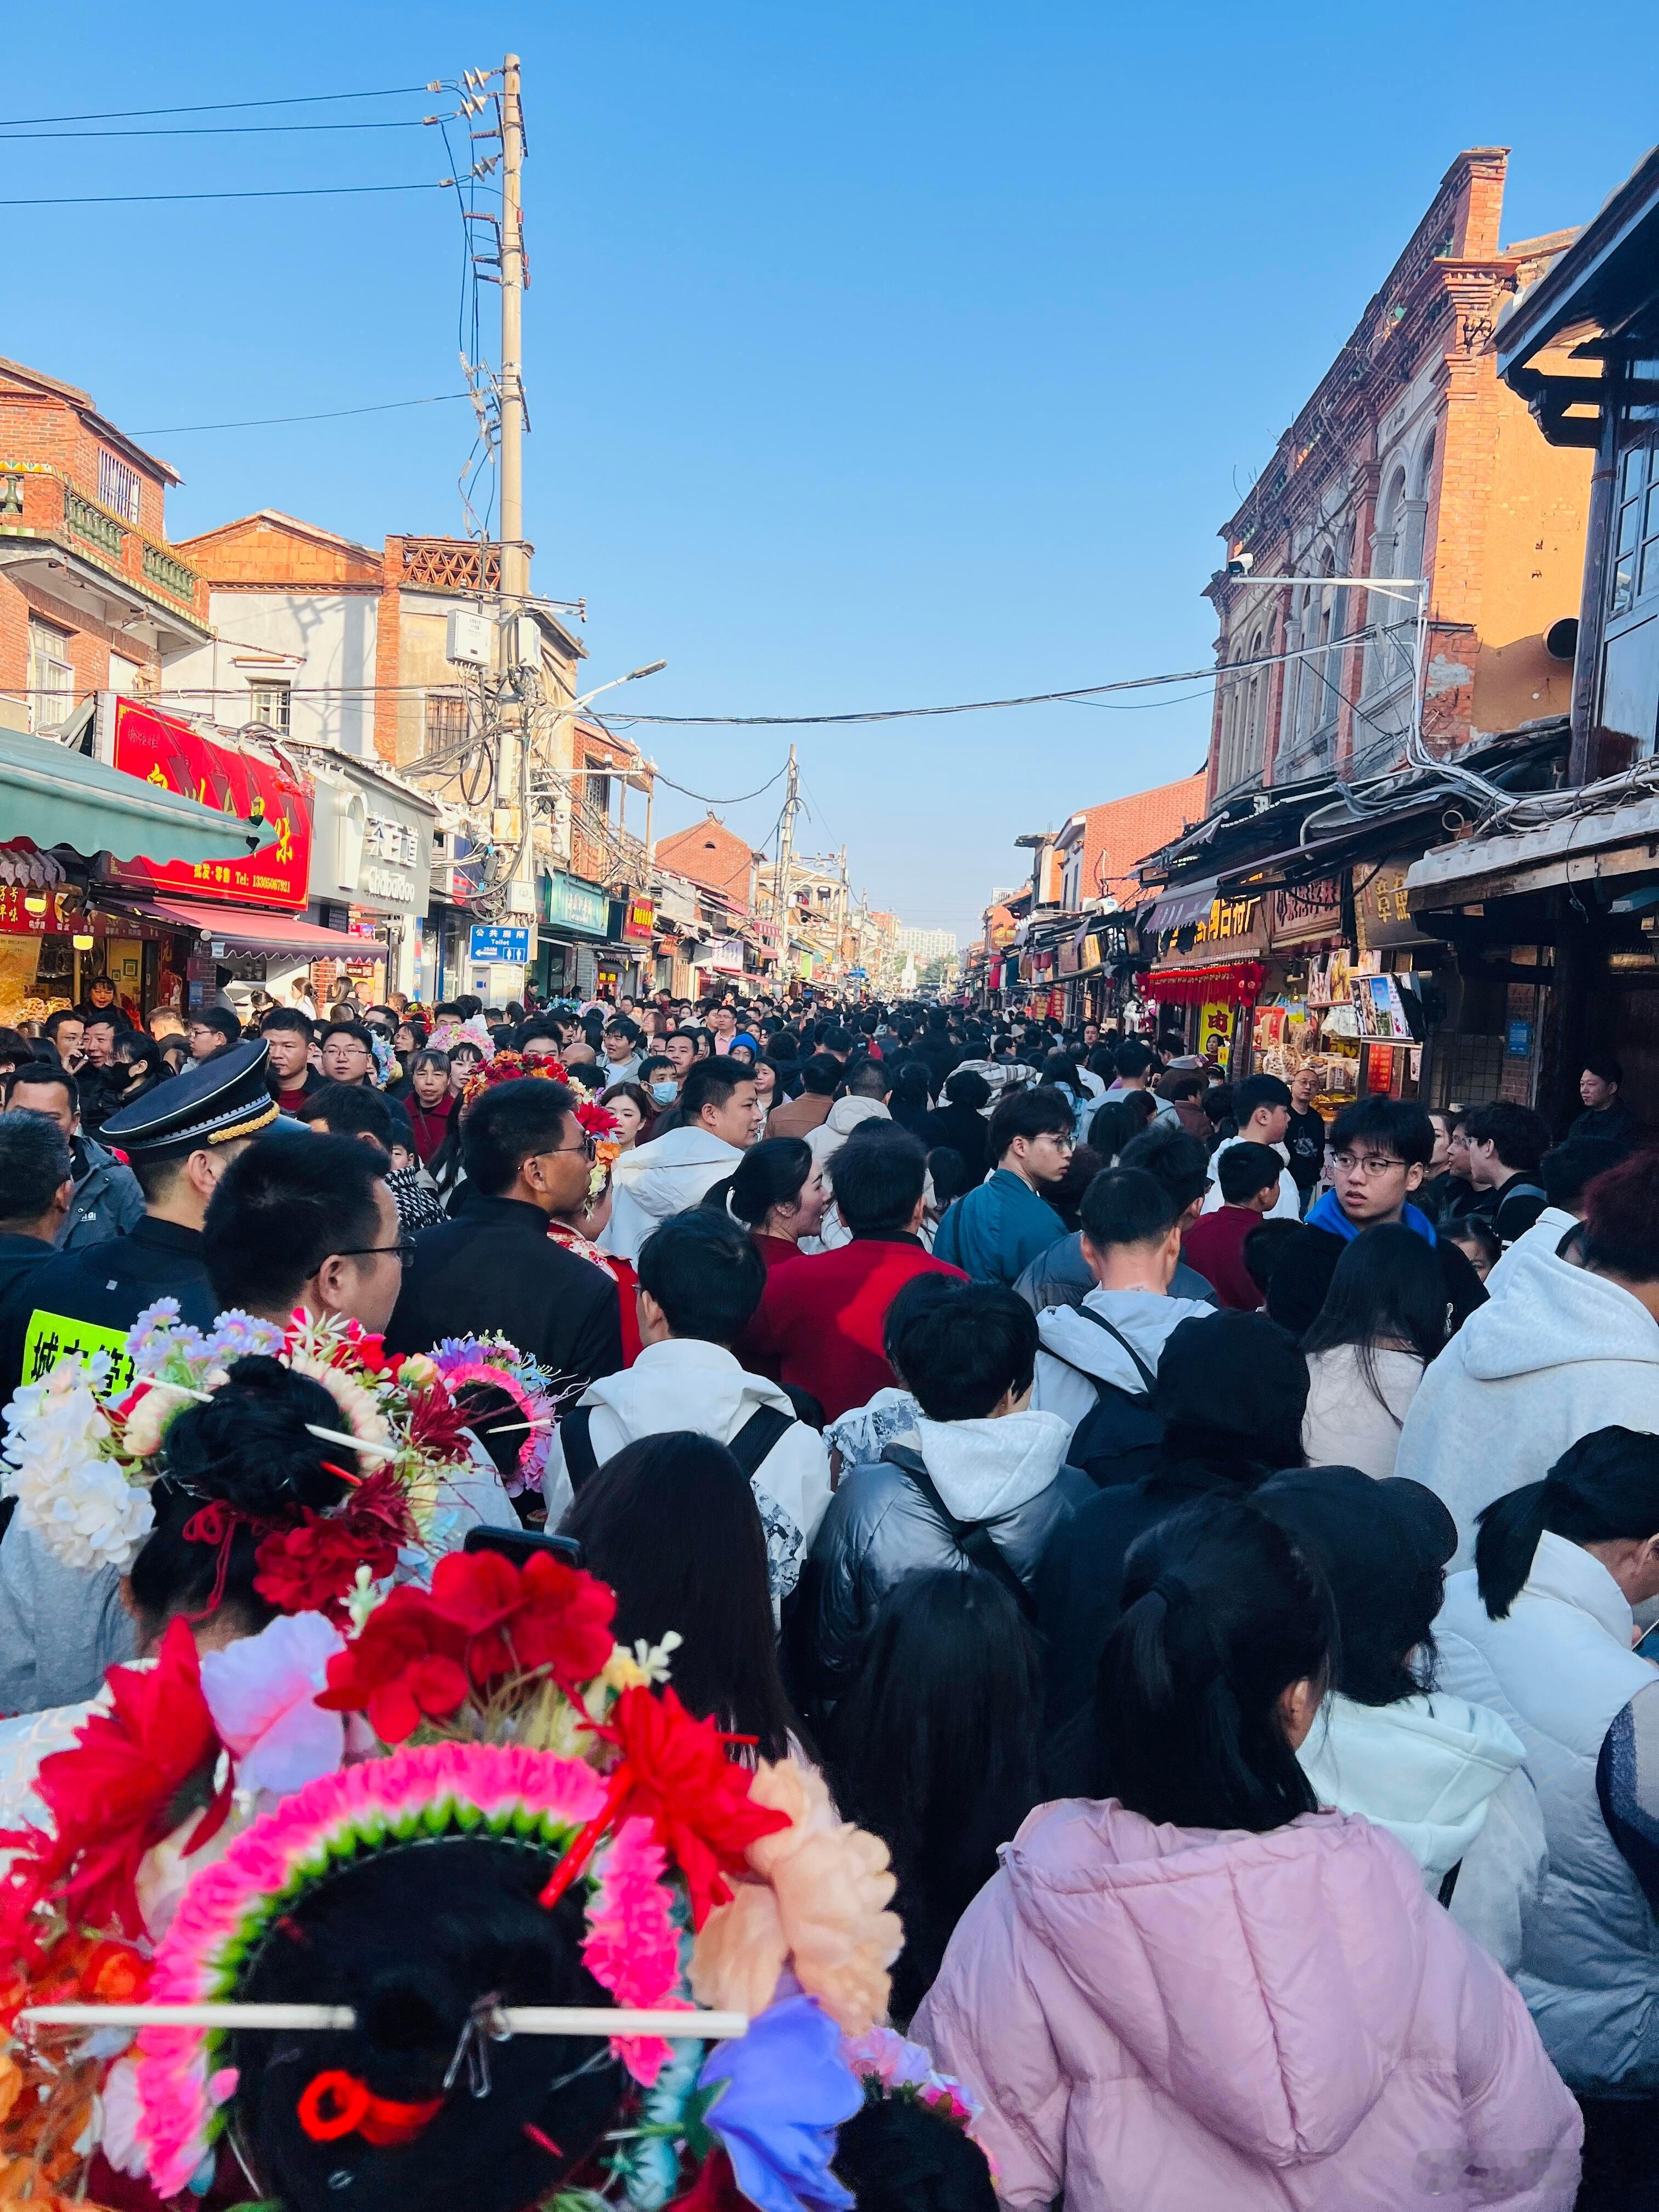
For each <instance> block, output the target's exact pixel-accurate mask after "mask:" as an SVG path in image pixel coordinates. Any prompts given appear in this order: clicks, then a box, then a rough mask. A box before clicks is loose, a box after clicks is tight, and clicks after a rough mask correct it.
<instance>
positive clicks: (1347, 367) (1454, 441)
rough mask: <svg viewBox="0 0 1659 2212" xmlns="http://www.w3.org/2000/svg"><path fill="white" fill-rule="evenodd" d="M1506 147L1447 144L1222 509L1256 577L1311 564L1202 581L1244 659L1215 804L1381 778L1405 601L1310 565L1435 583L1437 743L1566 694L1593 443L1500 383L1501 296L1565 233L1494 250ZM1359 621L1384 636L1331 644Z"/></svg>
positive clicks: (1398, 675)
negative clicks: (1309, 382) (1263, 461)
mask: <svg viewBox="0 0 1659 2212" xmlns="http://www.w3.org/2000/svg"><path fill="white" fill-rule="evenodd" d="M1507 158H1508V157H1507V153H1506V151H1505V149H1503V148H1501V147H1479V148H1476V149H1473V150H1472V151H1470V152H1468V153H1464V154H1461V155H1459V156H1458V157H1457V159H1456V161H1454V162H1453V164H1452V166H1451V167H1450V168H1449V170H1448V171H1447V173H1446V175H1445V177H1444V178H1443V179H1442V181H1441V184H1440V186H1439V189H1438V191H1437V192H1436V194H1435V197H1434V199H1433V200H1432V202H1431V204H1430V207H1429V209H1428V211H1427V213H1426V214H1425V216H1424V217H1423V219H1422V221H1421V222H1419V225H1418V227H1417V229H1416V231H1415V232H1414V233H1413V236H1412V239H1411V240H1410V242H1409V244H1408V245H1407V247H1406V250H1405V252H1403V253H1402V254H1401V257H1400V258H1399V260H1398V261H1397V262H1396V263H1395V266H1394V268H1393V269H1392V270H1390V271H1389V276H1388V277H1387V279H1386V280H1385V282H1384V283H1383V287H1382V289H1380V290H1379V291H1378V292H1377V293H1376V295H1375V297H1374V298H1373V299H1372V300H1371V301H1370V303H1369V305H1368V306H1367V307H1366V309H1365V312H1364V315H1363V316H1362V317H1361V319H1360V320H1359V322H1358V325H1357V326H1356V328H1355V330H1354V331H1353V334H1352V337H1350V338H1349V340H1348V342H1347V343H1346V345H1345V346H1344V348H1343V349H1342V351H1341V353H1340V355H1339V356H1338V357H1337V359H1336V361H1335V362H1334V363H1333V365H1332V367H1331V368H1330V369H1329V370H1328V372H1327V374H1326V375H1325V377H1324V379H1323V380H1322V382H1321V384H1320V385H1319V386H1318V388H1317V390H1316V392H1314V394H1313V396H1312V398H1310V400H1309V401H1308V402H1307V404H1306V405H1305V406H1304V408H1303V409H1302V410H1301V412H1300V413H1299V414H1298V415H1297V418H1296V420H1295V421H1294V422H1293V423H1292V424H1291V428H1289V429H1288V430H1286V431H1285V434H1284V435H1283V437H1281V439H1280V440H1279V444H1278V447H1277V449H1276V450H1275V452H1274V453H1273V456H1272V458H1271V459H1269V461H1268V463H1267V466H1266V467H1265V468H1264V470H1263V471H1262V472H1261V477H1259V478H1258V480H1257V482H1256V483H1255V486H1254V488H1253V489H1252V490H1251V492H1250V495H1249V498H1248V499H1246V500H1245V501H1244V502H1243V506H1242V507H1239V508H1238V510H1237V513H1234V514H1233V515H1232V516H1231V518H1230V519H1229V520H1228V522H1227V523H1226V524H1225V526H1224V529H1223V532H1222V535H1223V537H1224V538H1225V544H1226V548H1227V552H1228V555H1229V556H1234V555H1237V554H1240V553H1242V554H1243V555H1245V556H1248V558H1249V561H1250V562H1251V563H1252V564H1253V569H1254V573H1255V574H1256V575H1257V576H1262V577H1267V576H1285V575H1288V576H1295V577H1297V578H1301V577H1307V578H1310V579H1311V580H1312V581H1311V582H1310V584H1309V585H1308V586H1297V585H1291V586H1267V585H1258V584H1255V583H1252V582H1251V581H1250V580H1249V576H1248V575H1247V576H1245V577H1243V578H1242V579H1229V578H1228V577H1227V576H1226V575H1225V574H1218V575H1217V576H1216V577H1215V578H1214V579H1213V580H1212V582H1211V584H1210V585H1209V586H1208V588H1207V592H1206V596H1208V597H1209V598H1210V599H1212V601H1213V603H1214V605H1215V607H1216V611H1217V614H1218V617H1219V622H1220V635H1219V636H1218V641H1217V657H1218V665H1219V666H1220V668H1221V669H1222V670H1224V671H1225V669H1226V667H1227V666H1228V665H1230V664H1232V663H1236V662H1243V663H1246V664H1247V665H1246V666H1245V667H1244V668H1243V670H1241V671H1240V673H1239V674H1238V675H1237V676H1231V677H1229V676H1226V675H1225V674H1223V676H1222V677H1221V680H1219V681H1218V684H1217V687H1216V705H1215V714H1214V723H1213V728H1212V741H1211V750H1210V764H1209V799H1210V802H1211V804H1212V805H1213V804H1214V802H1215V801H1216V800H1217V799H1219V798H1221V797H1223V796H1224V795H1225V793H1228V792H1229V791H1234V790H1238V789H1243V788H1248V787H1250V786H1251V785H1253V784H1261V783H1267V784H1274V783H1292V782H1298V781H1306V780H1309V779H1310V778H1313V777H1316V776H1321V775H1329V774H1330V773H1332V772H1333V771H1335V772H1337V773H1340V774H1351V775H1361V776H1363V775H1367V774H1378V773H1381V772H1383V770H1384V769H1387V768H1388V767H1389V766H1390V765H1392V764H1393V763H1395V762H1396V761H1397V760H1398V759H1399V758H1400V757H1401V749H1402V746H1403V742H1404V733H1405V732H1406V730H1407V726H1408V725H1409V721H1410V715H1411V697H1412V671H1411V657H1412V647H1413V643H1414V640H1413V634H1412V629H1411V627H1410V626H1411V624H1412V623H1413V618H1414V612H1415V609H1414V605H1413V603H1412V602H1410V601H1408V600H1405V599H1387V598H1384V597H1383V595H1382V594H1381V593H1378V592H1366V591H1365V590H1364V588H1363V587H1343V586H1336V585H1329V586H1321V585H1320V584H1319V582H1318V579H1319V578H1320V577H1321V576H1322V575H1328V576H1340V575H1357V576H1365V577H1372V576H1375V577H1379V578H1380V577H1402V578H1403V577H1406V576H1417V575H1421V576H1424V577H1426V578H1427V579H1428V580H1429V585H1430V592H1429V623H1430V627H1429V635H1428V641H1427V651H1426V654H1425V664H1426V665H1425V670H1424V679H1423V686H1422V696H1423V714H1422V720H1423V728H1424V734H1425V742H1426V743H1427V744H1429V745H1430V746H1431V748H1432V749H1433V750H1437V751H1439V752H1447V751H1449V750H1453V749H1455V747H1456V746H1458V745H1461V744H1465V743H1467V742H1468V740H1469V739H1470V738H1473V737H1475V736H1477V735H1480V734H1484V733H1486V732H1492V731H1496V730H1501V729H1511V728H1514V727H1516V726H1517V725H1518V724H1520V723H1522V722H1524V721H1528V720H1541V719H1543V718H1545V717H1547V716H1549V715H1552V714H1558V713H1565V711H1566V708H1567V704H1568V701H1569V698H1570V694H1571V677H1572V671H1571V666H1570V665H1562V664H1560V663H1559V662H1556V661H1553V660H1552V659H1551V658H1550V657H1549V656H1548V655H1547V653H1546V652H1545V650H1544V645H1543V639H1544V635H1545V633H1546V632H1547V630H1548V629H1549V628H1550V626H1551V624H1552V623H1554V622H1555V621H1557V620H1559V618H1560V617H1562V616H1563V615H1566V614H1571V612H1572V611H1574V607H1575V605H1576V600H1575V599H1574V593H1575V592H1576V588H1577V576H1578V574H1579V571H1580V568H1581V566H1582V562H1583V540H1584V521H1585V513H1586V509H1587V507H1588V499H1589V456H1588V455H1587V454H1584V453H1571V452H1565V451H1562V450H1559V449H1558V448H1554V447H1550V446H1548V445H1547V444H1546V442H1545V441H1544V439H1543V438H1542V436H1541V435H1540V433H1539V432H1538V430H1537V428H1536V427H1535V425H1534V424H1533V422H1531V420H1530V418H1529V417H1528V414H1527V411H1526V410H1525V408H1524V407H1523V406H1522V404H1521V403H1520V402H1519V401H1518V400H1517V399H1516V398H1515V397H1514V395H1513V394H1512V393H1510V392H1509V391H1508V389H1507V388H1506V387H1505V386H1503V385H1501V384H1500V383H1499V382H1498V378H1497V374H1496V371H1495V368H1494V364H1493V356H1492V331H1493V329H1494V327H1495V325H1496V323H1497V320H1498V314H1499V313H1500V311H1501V310H1502V307H1503V306H1504V301H1506V300H1507V299H1508V298H1509V297H1510V295H1512V294H1513V293H1514V292H1516V290H1518V289H1522V288H1523V287H1524V286H1525V285H1527V284H1528V283H1532V282H1534V281H1535V279H1536V278H1537V276H1540V275H1541V273H1542V271H1543V270H1544V269H1545V268H1546V267H1547V265H1548V263H1549V261H1550V259H1551V258H1552V257H1553V255H1554V254H1555V253H1556V252H1559V251H1560V249H1561V248H1562V246H1565V244H1566V243H1567V242H1568V241H1569V240H1570V239H1571V236H1572V235H1573V234H1572V233H1571V232H1570V231H1563V232H1558V233H1554V234H1552V235H1551V236H1549V237H1547V238H1542V239H1535V240H1528V241H1527V242H1525V243H1523V244H1522V245H1518V246H1511V247H1510V248H1508V249H1507V250H1505V249H1503V248H1501V247H1500V246H1499V244H1498V239H1499V235H1500V222H1501V217H1502V210H1503V197H1504V170H1505V167H1506V162H1507ZM1384 626H1388V627H1387V629H1386V631H1385V630H1384ZM1366 629H1376V630H1378V631H1381V632H1384V634H1383V635H1376V636H1375V637H1372V638H1370V639H1366V640H1364V641H1356V642H1352V643H1343V642H1342V641H1343V640H1344V639H1346V638H1352V637H1353V636H1354V634H1355V633H1357V632H1360V631H1363V630H1366ZM1310 646H1314V647H1322V648H1323V649H1322V650H1319V651H1316V652H1312V653H1309V652H1307V651H1305V650H1304V648H1306V647H1310ZM1288 653H1297V656H1298V657H1297V658H1296V659H1277V658H1276V656H1282V655H1285V654H1288ZM1264 664H1265V665H1264Z"/></svg>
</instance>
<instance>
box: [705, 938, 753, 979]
mask: <svg viewBox="0 0 1659 2212" xmlns="http://www.w3.org/2000/svg"><path fill="white" fill-rule="evenodd" d="M702 964H703V965H704V966H705V967H708V968H714V969H717V970H718V971H719V972H720V974H721V975H742V973H743V939H742V938H740V937H717V938H716V939H714V942H713V944H712V945H710V946H709V948H708V958H707V960H706V961H704V963H702Z"/></svg>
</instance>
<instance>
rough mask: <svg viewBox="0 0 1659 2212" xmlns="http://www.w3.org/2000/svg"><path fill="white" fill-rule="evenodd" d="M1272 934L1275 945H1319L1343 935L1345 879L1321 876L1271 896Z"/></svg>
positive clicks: (1284, 885) (1270, 931) (1290, 886)
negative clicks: (1343, 891)
mask: <svg viewBox="0 0 1659 2212" xmlns="http://www.w3.org/2000/svg"><path fill="white" fill-rule="evenodd" d="M1268 912H1269V921H1268V934H1269V936H1270V937H1271V938H1272V939H1273V943H1274V944H1275V945H1319V944H1325V943H1328V942H1329V941H1330V940H1331V939H1340V936H1341V934H1342V879H1341V878H1340V876H1318V877H1316V878H1315V879H1314V880H1313V882H1311V883H1307V884H1282V885H1281V886H1280V887H1279V890H1276V891H1273V892H1271V893H1270V894H1269V896H1268Z"/></svg>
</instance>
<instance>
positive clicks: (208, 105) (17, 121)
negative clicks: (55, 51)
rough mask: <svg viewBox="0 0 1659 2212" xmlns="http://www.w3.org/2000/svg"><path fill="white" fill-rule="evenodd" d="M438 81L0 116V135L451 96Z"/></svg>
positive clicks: (446, 86) (451, 88)
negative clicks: (47, 126) (48, 126)
mask: <svg viewBox="0 0 1659 2212" xmlns="http://www.w3.org/2000/svg"><path fill="white" fill-rule="evenodd" d="M455 89H456V88H455V87H454V86H453V85H452V84H446V83H444V82H442V81H441V80H438V81H435V82H428V83H427V84H391V85H381V86H379V87H377V88H376V89H375V90H374V91H373V92H296V93H290V94H287V95H286V96H284V97H283V98H281V99H274V100H201V101H198V102H197V105H196V106H193V107H106V108H94V109H91V110H89V111H88V112H87V113H86V114H84V115H8V116H0V131H10V130H14V129H18V128H21V126H22V125H26V124H34V123H125V122H127V121H129V120H130V119H131V118H134V117H137V116H144V115H232V114H234V113H236V112H238V111H240V109H243V108H247V107H320V106H324V105H325V104H326V103H327V102H329V101H331V100H403V99H406V98H408V97H410V95H411V94H415V93H417V92H453V91H454V90H455Z"/></svg>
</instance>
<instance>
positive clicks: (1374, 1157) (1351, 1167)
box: [1331, 1152, 1406, 1176]
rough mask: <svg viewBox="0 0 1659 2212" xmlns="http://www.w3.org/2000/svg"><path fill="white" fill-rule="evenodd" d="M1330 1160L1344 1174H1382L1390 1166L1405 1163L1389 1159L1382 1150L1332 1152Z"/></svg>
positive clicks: (1398, 1166) (1396, 1166)
mask: <svg viewBox="0 0 1659 2212" xmlns="http://www.w3.org/2000/svg"><path fill="white" fill-rule="evenodd" d="M1331 1160H1332V1163H1333V1164H1334V1166H1336V1167H1339V1168H1340V1169H1341V1170H1342V1171H1343V1173H1344V1174H1345V1175H1362V1176H1383V1175H1387V1174H1388V1172H1389V1170H1390V1169H1391V1168H1401V1169H1403V1168H1404V1167H1405V1165H1406V1162H1405V1161H1404V1160H1396V1159H1390V1158H1389V1157H1388V1156H1387V1154H1386V1153H1383V1152H1333V1153H1332V1154H1331Z"/></svg>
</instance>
